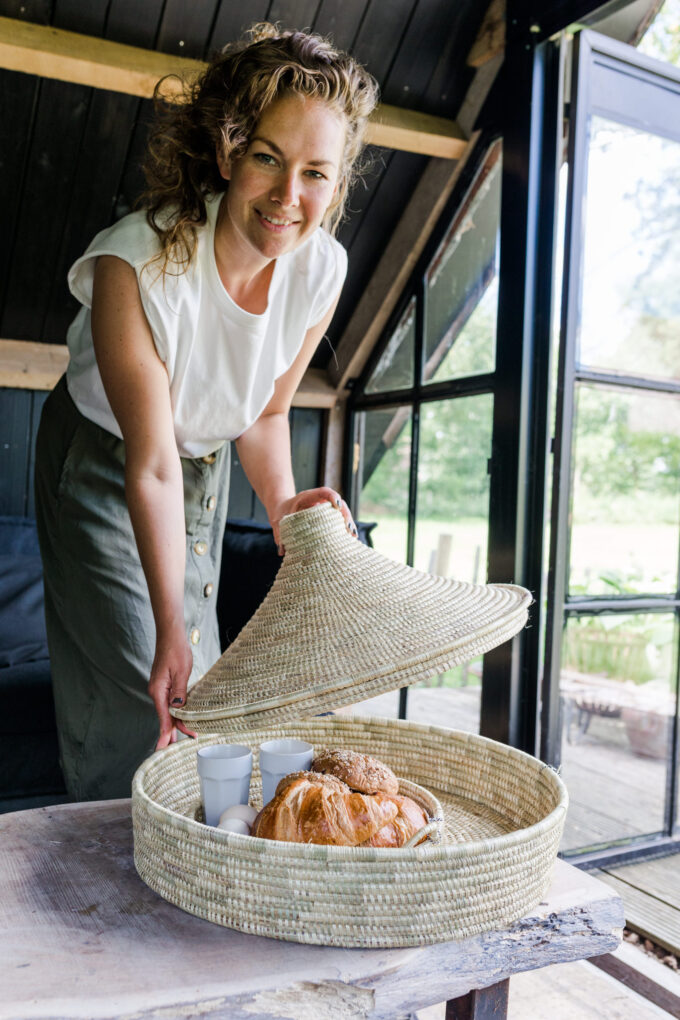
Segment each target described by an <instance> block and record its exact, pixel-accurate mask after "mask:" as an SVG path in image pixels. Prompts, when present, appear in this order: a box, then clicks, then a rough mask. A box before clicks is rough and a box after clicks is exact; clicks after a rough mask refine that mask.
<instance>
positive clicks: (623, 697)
mask: <svg viewBox="0 0 680 1020" xmlns="http://www.w3.org/2000/svg"><path fill="white" fill-rule="evenodd" d="M572 82H573V94H572V100H571V116H570V147H569V171H570V172H569V191H568V197H567V229H566V241H565V270H564V289H563V311H562V328H561V352H560V366H559V379H558V387H557V424H556V435H555V441H554V453H555V474H554V484H553V529H552V534H551V554H550V571H549V581H548V628H547V647H546V662H547V668H546V683H545V686H544V717H543V722H544V727H543V734H544V741H543V749H542V751H543V756H544V757H545V758H546V760H548V761H550V762H551V763H552V764H553V765H556V766H557V765H560V766H561V770H562V774H563V777H564V779H565V782H566V783H567V786H568V788H569V791H570V799H571V807H570V812H569V817H568V820H567V825H566V831H565V837H564V841H563V845H562V850H563V852H564V853H566V854H568V855H577V856H583V855H590V857H591V858H593V857H602V858H603V859H604V857H605V856H608V855H611V854H613V853H616V854H620V853H621V851H622V848H626V847H627V848H630V849H632V848H633V847H637V848H638V849H639V848H640V847H641V846H642V845H644V844H647V845H658V844H659V843H661V842H663V841H669V840H671V839H672V837H673V835H674V833H675V831H676V824H677V818H676V814H677V758H678V753H677V730H678V727H677V718H678V697H677V692H678V645H679V633H678V630H679V628H678V622H679V610H680V600H679V598H678V588H679V580H678V573H679V562H680V557H679V549H680V542H679V538H680V484H679V483H680V73H679V72H678V71H677V69H675V68H673V67H671V66H670V65H666V64H663V63H661V62H659V61H655V60H652V59H651V58H647V57H643V56H641V55H640V54H637V53H636V52H635V50H633V49H632V48H631V47H628V46H625V45H623V44H620V43H616V42H613V41H612V40H610V39H607V38H605V37H603V36H598V35H597V34H595V33H591V32H582V33H581V34H580V35H579V36H578V38H577V40H576V41H575V53H574V64H573V69H572Z"/></svg>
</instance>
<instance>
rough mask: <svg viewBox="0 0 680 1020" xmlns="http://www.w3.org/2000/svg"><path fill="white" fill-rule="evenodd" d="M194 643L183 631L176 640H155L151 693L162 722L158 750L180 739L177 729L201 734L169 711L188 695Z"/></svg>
mask: <svg viewBox="0 0 680 1020" xmlns="http://www.w3.org/2000/svg"><path fill="white" fill-rule="evenodd" d="M192 662H193V659H192V655H191V646H190V645H189V642H188V641H187V639H186V635H185V634H184V633H182V634H181V635H178V637H177V638H176V639H175V640H174V641H160V642H157V643H156V654H155V656H154V660H153V665H152V667H151V678H150V680H149V694H150V695H151V698H152V701H153V703H154V705H155V708H156V712H157V714H158V719H159V722H160V736H159V738H158V743H157V744H156V750H157V751H158V750H160V749H161V748H162V747H168V745H169V744H174V743H175V742H176V740H177V730H181V732H182V733H186V735H187V736H188V737H196V736H197V735H198V734H196V733H194V731H193V730H190V729H188V727H187V726H186V725H185V724H184V723H183V722H182V720H181V719H175V718H174V717H173V716H171V715H170V706H171V705H173V706H176V707H179V706H180V705H183V704H184V702H185V700H186V696H187V683H188V681H189V674H190V673H191V666H192Z"/></svg>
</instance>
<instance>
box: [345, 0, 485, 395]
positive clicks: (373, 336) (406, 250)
mask: <svg viewBox="0 0 680 1020" xmlns="http://www.w3.org/2000/svg"><path fill="white" fill-rule="evenodd" d="M493 11H495V12H496V13H498V5H497V0H492V3H491V6H490V7H489V10H488V12H487V16H490V15H491V13H492V12H493ZM480 52H481V51H480ZM478 56H479V53H478ZM475 59H476V58H475ZM502 62H503V53H502V52H497V53H496V54H495V55H494V56H491V55H490V56H489V58H488V59H485V60H484V61H482V63H481V65H480V66H479V67H478V68H477V70H476V72H475V76H474V78H473V79H472V82H471V83H470V86H469V88H468V90H467V92H466V94H465V97H464V99H463V102H462V104H461V106H460V109H459V110H458V114H457V116H456V121H455V123H456V124H457V126H458V127H459V129H460V130H461V132H462V134H463V135H464V136H467V137H468V138H469V141H468V143H467V145H466V147H465V150H464V152H463V154H462V155H461V157H460V163H459V164H457V165H456V166H455V167H453V168H452V167H451V165H450V164H448V163H445V162H444V161H443V160H437V159H433V160H431V161H430V164H429V165H428V167H427V169H426V170H425V173H424V174H423V176H422V177H421V179H420V181H419V182H418V184H417V186H416V189H415V191H414V192H413V194H412V196H411V198H410V200H409V203H408V205H407V207H406V209H405V210H404V213H403V214H402V217H401V219H400V221H399V223H398V224H397V227H396V229H395V231H394V233H393V234H392V237H391V238H390V240H389V242H388V244H387V247H386V249H385V251H384V252H383V254H382V257H381V259H380V261H379V263H378V265H377V266H376V269H375V270H374V272H373V275H372V276H371V279H370V280H369V281H368V284H367V286H366V289H365V290H364V292H363V294H362V297H361V299H360V300H359V303H358V304H357V306H356V308H355V310H354V313H353V315H352V317H351V319H350V321H349V323H348V324H347V326H346V327H345V330H344V332H343V334H342V336H341V337H340V340H339V341H338V343H337V346H336V360H335V361H332V362H331V364H330V365H329V367H328V376H329V378H330V380H331V381H332V382H333V383H334V385H335V386H336V387H337V389H338V393H339V394H341V393H342V391H343V390H344V388H345V385H346V383H347V380H348V379H351V378H353V377H356V376H357V375H359V373H360V372H361V370H362V369H363V367H364V365H365V364H366V360H367V359H368V356H369V354H370V353H371V351H372V350H373V346H374V345H375V343H376V341H377V340H378V338H379V336H380V334H381V332H382V330H383V329H384V328H385V325H386V324H387V320H388V319H389V317H390V315H391V314H392V311H393V309H394V306H395V304H396V302H397V300H398V299H399V295H400V294H401V291H402V289H403V287H404V286H405V284H406V282H407V280H408V277H409V275H410V273H411V272H412V270H413V268H414V266H415V263H416V261H417V259H418V258H419V257H420V254H421V252H422V251H423V248H424V247H425V244H426V243H427V241H428V239H429V237H430V234H431V232H432V230H433V228H434V225H435V223H436V222H437V219H438V218H439V216H440V215H441V212H442V210H443V208H444V205H445V203H446V200H447V199H448V197H449V195H450V194H451V191H452V190H453V187H454V185H455V182H456V180H457V179H458V176H459V174H460V171H461V169H462V167H463V165H464V163H465V161H466V160H467V158H468V156H469V154H470V153H471V152H472V149H473V148H474V145H475V143H476V141H477V139H478V137H479V133H476V134H475V133H474V125H475V122H476V120H477V117H478V115H479V111H480V110H481V108H482V106H483V105H484V102H485V100H486V97H487V96H488V94H489V91H490V90H491V86H492V85H493V82H494V80H495V78H496V75H497V74H498V71H499V69H500V67H501V64H502ZM395 267H396V275H395Z"/></svg>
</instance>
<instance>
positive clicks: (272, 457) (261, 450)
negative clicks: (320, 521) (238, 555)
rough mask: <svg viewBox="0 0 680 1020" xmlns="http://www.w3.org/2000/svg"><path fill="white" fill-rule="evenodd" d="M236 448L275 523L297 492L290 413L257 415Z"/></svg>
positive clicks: (258, 494)
mask: <svg viewBox="0 0 680 1020" xmlns="http://www.w3.org/2000/svg"><path fill="white" fill-rule="evenodd" d="M236 449H237V451H238V455H239V460H240V461H241V465H242V467H243V470H244V471H245V473H246V477H247V478H248V481H249V482H250V484H251V485H252V487H253V489H254V490H255V492H256V493H257V496H258V498H259V499H260V500H261V502H262V503H263V505H264V508H265V510H266V511H267V515H268V517H269V520H270V521H271V522H273V521H274V519H275V517H276V513H277V509H278V507H280V506H281V504H282V503H284V502H285V501H286V500H288V499H291V498H292V497H293V496H294V495H295V479H294V478H293V468H292V464H291V453H290V429H289V426H288V415H287V414H284V413H274V414H266V415H263V416H262V417H261V418H258V420H257V421H256V422H255V423H254V424H253V425H251V426H250V428H249V429H247V431H246V432H244V433H243V435H242V436H240V437H239V438H238V439H237V440H236Z"/></svg>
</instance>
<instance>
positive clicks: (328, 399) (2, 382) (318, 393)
mask: <svg viewBox="0 0 680 1020" xmlns="http://www.w3.org/2000/svg"><path fill="white" fill-rule="evenodd" d="M67 365H68V348H67V346H66V344H50V343H44V344H43V343H34V342H33V341H31V340H0V387H5V388H7V389H9V388H12V389H20V390H51V389H53V388H54V386H55V385H56V384H57V382H58V380H59V379H60V378H61V376H62V375H63V374H64V372H65V371H66V366H67ZM337 399H338V396H337V393H336V392H335V388H334V387H333V386H331V384H330V383H329V381H328V376H327V375H326V373H325V372H324V370H323V369H321V368H310V369H308V370H307V372H306V373H305V375H304V377H303V379H302V382H301V383H300V386H299V388H298V391H297V393H296V394H295V396H294V397H293V407H315V408H320V409H328V408H332V407H334V406H335V404H336V403H337Z"/></svg>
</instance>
